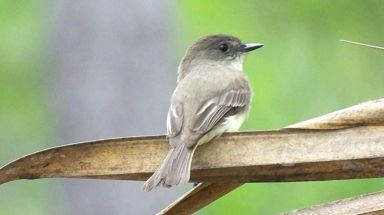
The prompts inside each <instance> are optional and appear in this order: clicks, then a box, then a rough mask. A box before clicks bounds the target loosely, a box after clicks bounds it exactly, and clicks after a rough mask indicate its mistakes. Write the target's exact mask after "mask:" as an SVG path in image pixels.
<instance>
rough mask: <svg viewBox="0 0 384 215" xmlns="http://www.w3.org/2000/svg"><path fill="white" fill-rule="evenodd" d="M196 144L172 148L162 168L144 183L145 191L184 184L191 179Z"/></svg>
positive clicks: (179, 145)
mask: <svg viewBox="0 0 384 215" xmlns="http://www.w3.org/2000/svg"><path fill="white" fill-rule="evenodd" d="M195 149H196V146H195V147H193V148H188V147H187V146H186V144H182V143H181V144H178V145H177V146H176V147H175V148H172V149H171V150H170V151H169V152H168V154H167V157H166V158H165V159H164V161H163V163H162V164H161V166H160V168H159V169H158V170H156V172H155V173H153V175H152V176H151V177H150V178H149V179H148V180H147V181H146V182H145V183H144V184H143V186H142V187H141V189H142V190H144V191H147V192H148V191H151V190H152V189H154V188H156V187H158V186H163V187H167V188H169V187H173V186H180V185H184V184H186V183H187V182H188V181H189V176H190V169H191V162H192V157H193V153H194V151H195Z"/></svg>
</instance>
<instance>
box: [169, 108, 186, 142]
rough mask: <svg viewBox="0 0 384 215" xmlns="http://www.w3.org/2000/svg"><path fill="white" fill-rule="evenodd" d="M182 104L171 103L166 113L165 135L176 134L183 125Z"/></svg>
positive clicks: (171, 135) (172, 135)
mask: <svg viewBox="0 0 384 215" xmlns="http://www.w3.org/2000/svg"><path fill="white" fill-rule="evenodd" d="M183 112H184V110H183V105H182V104H180V103H176V104H171V107H169V110H168V115H167V135H168V137H174V136H177V135H178V134H179V133H180V131H181V127H182V126H183V115H184V114H183Z"/></svg>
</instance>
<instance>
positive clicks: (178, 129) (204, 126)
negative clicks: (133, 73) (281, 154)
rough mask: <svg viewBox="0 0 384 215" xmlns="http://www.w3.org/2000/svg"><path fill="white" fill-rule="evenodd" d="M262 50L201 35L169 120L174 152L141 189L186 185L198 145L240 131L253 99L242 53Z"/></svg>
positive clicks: (183, 69) (182, 72)
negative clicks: (244, 70)
mask: <svg viewBox="0 0 384 215" xmlns="http://www.w3.org/2000/svg"><path fill="white" fill-rule="evenodd" d="M262 46H263V45H262V44H258V43H248V44H243V43H242V42H241V41H240V40H239V39H238V38H236V37H233V36H229V35H223V34H219V35H209V36H206V37H203V38H201V39H200V40H198V41H197V42H196V43H194V44H193V45H192V46H191V47H189V48H188V50H187V52H186V54H185V56H184V58H183V59H182V61H181V63H180V65H179V68H178V80H177V82H178V84H177V87H176V89H175V91H174V92H173V95H172V98H171V106H170V108H169V111H168V116H167V135H168V138H169V143H170V145H171V148H170V151H169V152H168V154H167V156H166V157H165V159H164V161H163V163H162V164H161V166H160V167H159V168H158V169H157V170H156V172H155V173H154V174H153V175H152V176H151V177H150V178H149V179H148V180H147V181H146V182H145V183H144V185H143V186H142V189H143V190H145V191H150V190H152V189H153V188H155V187H157V186H160V185H161V186H164V187H172V186H176V185H183V184H185V183H187V182H188V181H189V175H190V168H191V161H192V156H193V153H194V151H195V149H196V147H197V146H198V145H201V144H204V143H207V142H209V141H210V140H212V139H213V138H215V137H218V136H220V135H221V134H222V133H224V132H233V131H237V130H238V129H239V128H240V126H241V125H242V123H243V122H244V120H245V118H246V117H247V115H248V112H249V109H250V103H251V97H252V90H251V87H250V85H249V83H248V79H247V77H246V76H245V74H244V73H243V59H244V53H246V52H249V51H252V50H255V49H258V48H260V47H262Z"/></svg>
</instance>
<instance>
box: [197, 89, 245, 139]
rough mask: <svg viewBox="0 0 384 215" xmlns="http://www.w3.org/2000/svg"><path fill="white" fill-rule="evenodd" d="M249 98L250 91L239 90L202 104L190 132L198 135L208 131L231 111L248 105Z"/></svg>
mask: <svg viewBox="0 0 384 215" xmlns="http://www.w3.org/2000/svg"><path fill="white" fill-rule="evenodd" d="M250 97H251V92H250V90H248V89H239V90H230V91H228V92H225V93H223V94H221V95H219V96H217V97H214V98H212V99H210V100H208V101H206V102H204V103H203V104H202V105H201V106H200V108H199V109H198V110H197V111H196V114H195V116H194V121H193V124H192V130H193V131H194V132H197V133H200V134H204V133H206V132H208V131H210V130H211V129H212V128H213V127H215V126H216V125H217V124H218V123H219V122H220V120H222V119H223V117H224V116H225V115H226V114H227V113H228V112H229V111H230V110H231V109H234V108H238V107H244V106H247V105H249V103H250Z"/></svg>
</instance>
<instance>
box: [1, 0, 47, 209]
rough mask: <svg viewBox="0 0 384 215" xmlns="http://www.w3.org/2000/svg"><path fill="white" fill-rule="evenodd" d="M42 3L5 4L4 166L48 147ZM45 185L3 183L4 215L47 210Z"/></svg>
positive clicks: (12, 2) (19, 2) (3, 14)
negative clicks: (44, 199) (44, 198)
mask: <svg viewBox="0 0 384 215" xmlns="http://www.w3.org/2000/svg"><path fill="white" fill-rule="evenodd" d="M42 3H43V2H42V1H39V0H33V1H26V0H21V1H11V0H3V1H0V165H4V164H5V163H6V162H9V161H10V160H12V159H14V158H16V157H19V156H22V155H25V154H28V153H30V152H32V151H36V150H40V149H42V148H43V147H44V145H46V144H47V140H48V138H49V137H50V128H49V120H48V116H47V111H46V110H47V109H46V107H45V105H44V104H45V101H44V94H45V93H44V90H43V88H44V87H43V86H42V85H43V83H42V81H41V80H43V76H44V68H43V67H42V65H43V64H42V61H43V59H42V56H43V54H42V50H43V48H44V47H42V41H43V39H44V37H43V32H42V29H43V26H42V23H43V21H42V15H43V13H42V12H43V11H42V10H43V4H42ZM41 185H42V182H37V183H25V182H24V183H18V182H13V183H9V184H4V185H2V186H1V189H0V215H3V214H4V215H10V214H42V213H43V212H46V211H47V210H48V205H49V202H41V201H39V199H43V198H36V197H38V196H46V195H47V190H48V187H47V184H45V186H41ZM20 199H22V201H20ZM46 199H50V198H46ZM21 203H22V205H20V204H21Z"/></svg>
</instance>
